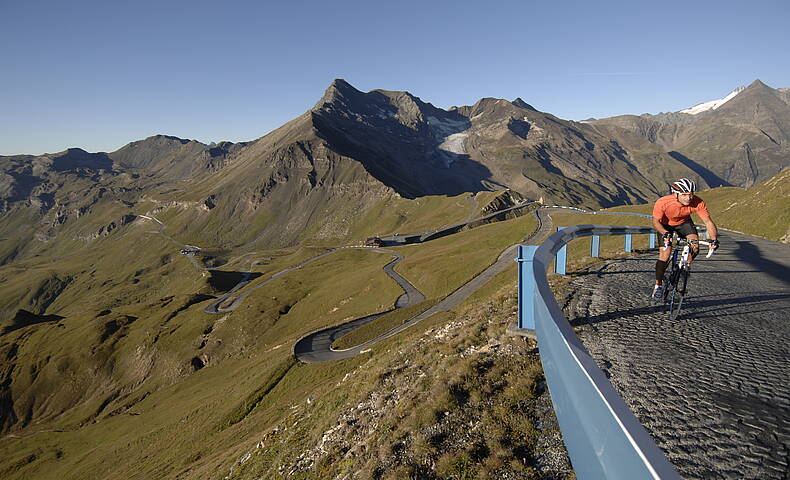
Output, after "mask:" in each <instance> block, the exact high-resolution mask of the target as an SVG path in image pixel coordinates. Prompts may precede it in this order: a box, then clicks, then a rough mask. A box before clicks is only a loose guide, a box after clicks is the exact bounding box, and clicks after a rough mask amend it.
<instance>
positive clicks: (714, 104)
mask: <svg viewBox="0 0 790 480" xmlns="http://www.w3.org/2000/svg"><path fill="white" fill-rule="evenodd" d="M744 90H746V87H743V86H741V87H738V88H736V89H735V90H733V91H732V92H730V93H729V95H727V96H726V97H724V98H720V99H718V100H711V101H710V102H705V103H700V104H697V105H694V106H693V107H691V108H687V109H685V110H681V111H680V112H679V113H688V114H689V115H697V114H698V113H702V112H707V111H708V110H716V109H717V108H719V107H721V106H722V105H724V104H725V103H727V102H729V101H730V100H732V99H733V98H734V97H735V96H736V95H738V94H739V93H741V92H742V91H744Z"/></svg>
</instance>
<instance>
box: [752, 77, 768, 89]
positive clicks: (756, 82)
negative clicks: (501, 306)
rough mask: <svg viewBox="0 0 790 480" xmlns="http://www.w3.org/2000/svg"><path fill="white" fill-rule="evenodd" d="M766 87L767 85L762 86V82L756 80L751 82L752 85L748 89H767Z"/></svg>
mask: <svg viewBox="0 0 790 480" xmlns="http://www.w3.org/2000/svg"><path fill="white" fill-rule="evenodd" d="M767 86H768V85H766V84H764V83H763V82H762V80H760V79H759V78H758V79H757V80H755V81H753V82H752V83H751V84H750V85H749V88H756V87H767Z"/></svg>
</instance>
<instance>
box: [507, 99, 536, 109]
mask: <svg viewBox="0 0 790 480" xmlns="http://www.w3.org/2000/svg"><path fill="white" fill-rule="evenodd" d="M510 103H512V104H513V105H515V106H517V107H521V108H526V109H527V110H535V107H533V106H532V105H530V104H528V103H527V102H525V101H524V100H522V99H521V97H518V98H516V99H515V100H513V101H512V102H510Z"/></svg>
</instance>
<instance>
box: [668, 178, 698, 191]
mask: <svg viewBox="0 0 790 480" xmlns="http://www.w3.org/2000/svg"><path fill="white" fill-rule="evenodd" d="M695 191H697V184H696V183H694V181H693V180H689V179H688V178H681V179H680V180H678V181H677V182H675V183H673V184H672V193H694V192H695Z"/></svg>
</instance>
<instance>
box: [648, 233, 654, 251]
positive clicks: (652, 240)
mask: <svg viewBox="0 0 790 480" xmlns="http://www.w3.org/2000/svg"><path fill="white" fill-rule="evenodd" d="M648 236H649V237H650V248H656V234H655V233H651V234H650V235H648Z"/></svg>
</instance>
